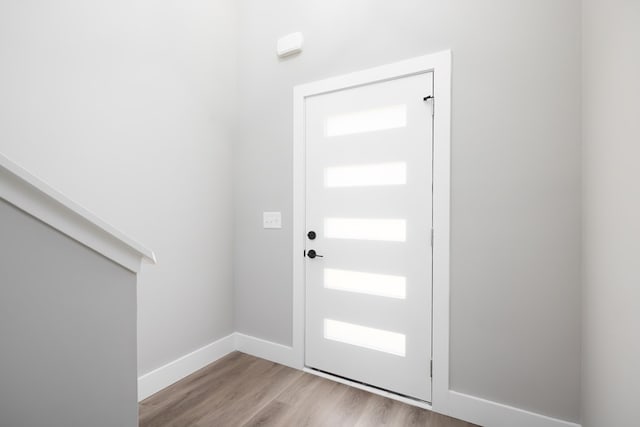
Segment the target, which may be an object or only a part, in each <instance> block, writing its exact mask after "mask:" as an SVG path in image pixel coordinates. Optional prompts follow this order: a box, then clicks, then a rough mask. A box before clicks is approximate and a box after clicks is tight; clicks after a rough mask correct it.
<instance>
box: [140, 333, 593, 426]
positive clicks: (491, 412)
mask: <svg viewBox="0 0 640 427" xmlns="http://www.w3.org/2000/svg"><path fill="white" fill-rule="evenodd" d="M233 351H241V352H243V353H247V354H250V355H252V356H256V357H259V358H261V359H266V360H270V361H272V362H276V363H280V364H282V365H286V366H290V367H292V368H295V369H303V368H304V366H303V364H302V360H301V356H300V354H298V353H296V352H295V350H294V349H293V347H289V346H286V345H282V344H278V343H274V342H271V341H267V340H263V339H261V338H256V337H252V336H250V335H245V334H241V333H239V332H236V333H233V334H230V335H227V336H226V337H224V338H221V339H219V340H218V341H215V342H213V343H211V344H209V345H206V346H204V347H202V348H201V349H198V350H196V351H194V352H192V353H189V354H187V355H186V356H182V357H181V358H179V359H176V360H174V361H173V362H171V363H168V364H166V365H164V366H162V367H160V368H158V369H155V370H153V371H151V372H149V373H148V374H145V375H142V376H141V377H139V378H138V401H141V400H143V399H146V398H147V397H149V396H151V395H152V394H154V393H156V392H158V391H160V390H162V389H163V388H166V387H168V386H170V385H171V384H173V383H175V382H176V381H179V380H181V379H182V378H184V377H186V376H187V375H189V374H191V373H193V372H195V371H197V370H198V369H201V368H203V367H205V366H207V365H208V364H210V363H213V362H215V361H216V360H218V359H220V358H221V357H223V356H226V355H227V354H229V353H231V352H233ZM313 373H314V374H316V375H318V373H315V372H313ZM322 376H325V375H322ZM326 377H327V378H329V377H330V376H328V375H327V376H326ZM331 378H332V379H333V377H331ZM345 383H347V384H348V382H345ZM370 391H371V390H370ZM407 403H410V402H407ZM418 406H419V405H418ZM424 407H425V408H427V406H424ZM447 408H448V410H447V412H448V413H446V414H445V415H449V416H451V417H454V418H459V419H461V420H465V421H468V422H471V423H474V424H478V425H481V426H485V427H515V426H517V427H581V426H580V424H576V423H573V422H569V421H563V420H560V419H557V418H552V417H547V416H545V415H541V414H537V413H535V412H530V411H525V410H524V409H519V408H515V407H513V406H508V405H504V404H501V403H497V402H493V401H490V400H486V399H482V398H479V397H475V396H471V395H468V394H464V393H459V392H457V391H453V390H449V393H448V396H447ZM433 410H434V411H435V412H439V411H438V405H437V402H435V404H434V405H433Z"/></svg>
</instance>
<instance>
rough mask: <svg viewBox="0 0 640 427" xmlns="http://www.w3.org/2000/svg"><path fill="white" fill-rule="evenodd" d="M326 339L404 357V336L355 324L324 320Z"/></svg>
mask: <svg viewBox="0 0 640 427" xmlns="http://www.w3.org/2000/svg"><path fill="white" fill-rule="evenodd" d="M324 337H325V338H326V339H328V340H332V341H339V342H342V343H345V344H351V345H356V346H358V347H364V348H369V349H371V350H377V351H383V352H385V353H391V354H395V355H397V356H402V357H404V355H405V351H406V350H405V344H406V343H405V341H406V338H405V336H404V334H399V333H396V332H389V331H384V330H382V329H375V328H368V327H366V326H360V325H354V324H353V323H346V322H339V321H337V320H331V319H324Z"/></svg>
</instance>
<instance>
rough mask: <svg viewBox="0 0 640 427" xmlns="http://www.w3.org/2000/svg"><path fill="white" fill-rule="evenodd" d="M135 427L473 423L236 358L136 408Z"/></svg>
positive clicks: (445, 426)
mask: <svg viewBox="0 0 640 427" xmlns="http://www.w3.org/2000/svg"><path fill="white" fill-rule="evenodd" d="M140 426H141V427H156V426H162V427H186V426H193V427H211V426H220V427H227V426H229V427H239V426H293V427H303V426H318V427H325V426H326V427H340V426H344V427H350V426H357V427H366V426H402V427H405V426H407V427H409V426H422V427H469V426H472V424H469V423H466V422H463V421H459V420H456V419H453V418H449V417H445V416H443V415H439V414H436V413H434V412H430V411H426V410H423V409H420V408H416V407H414V406H410V405H406V404H404V403H400V402H397V401H395V400H391V399H388V398H385V397H381V396H378V395H375V394H371V393H369V392H366V391H363V390H359V389H356V388H353V387H349V386H347V385H344V384H339V383H336V382H333V381H330V380H326V379H324V378H320V377H318V376H315V375H311V374H307V373H304V372H302V371H298V370H295V369H291V368H289V367H286V366H282V365H279V364H277V363H273V362H269V361H266V360H263V359H259V358H256V357H253V356H249V355H247V354H243V353H238V352H235V353H231V354H229V355H228V356H226V357H224V358H222V359H220V360H218V361H217V362H215V363H212V364H211V365H209V366H207V367H205V368H203V369H201V370H199V371H198V372H195V373H193V374H192V375H190V376H188V377H186V378H184V379H183V380H181V381H179V382H177V383H175V384H173V385H172V386H170V387H168V388H166V389H164V390H162V391H160V392H158V393H156V394H155V395H153V396H151V397H149V398H148V399H146V400H144V401H142V402H141V403H140Z"/></svg>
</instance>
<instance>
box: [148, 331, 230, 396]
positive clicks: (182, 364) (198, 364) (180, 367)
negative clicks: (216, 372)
mask: <svg viewBox="0 0 640 427" xmlns="http://www.w3.org/2000/svg"><path fill="white" fill-rule="evenodd" d="M235 349H236V344H235V334H229V335H227V336H226V337H223V338H220V339H219V340H217V341H215V342H212V343H211V344H207V345H206V346H204V347H202V348H200V349H198V350H195V351H193V352H191V353H189V354H187V355H185V356H182V357H180V358H178V359H176V360H174V361H173V362H169V363H167V364H166V365H164V366H161V367H159V368H157V369H154V370H153V371H151V372H149V373H147V374H144V375H142V376H140V377H138V401H141V400H144V399H146V398H147V397H149V396H151V395H152V394H154V393H157V392H159V391H160V390H162V389H164V388H166V387H169V386H170V385H171V384H173V383H175V382H177V381H179V380H181V379H182V378H184V377H186V376H187V375H189V374H192V373H194V372H195V371H197V370H198V369H201V368H204V367H205V366H207V365H208V364H210V363H213V362H215V361H216V360H218V359H220V358H221V357H223V356H226V355H227V354H229V353H231V352H233V351H234V350H235Z"/></svg>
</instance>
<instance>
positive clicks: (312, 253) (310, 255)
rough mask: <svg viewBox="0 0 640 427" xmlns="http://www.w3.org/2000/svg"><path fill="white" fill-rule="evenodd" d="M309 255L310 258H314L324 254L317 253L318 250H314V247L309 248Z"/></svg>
mask: <svg viewBox="0 0 640 427" xmlns="http://www.w3.org/2000/svg"><path fill="white" fill-rule="evenodd" d="M307 256H308V257H309V258H311V259H314V258H315V257H318V258H323V256H322V255H318V254H317V253H316V251H314V250H313V249H309V250H308V251H307Z"/></svg>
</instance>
